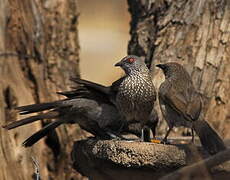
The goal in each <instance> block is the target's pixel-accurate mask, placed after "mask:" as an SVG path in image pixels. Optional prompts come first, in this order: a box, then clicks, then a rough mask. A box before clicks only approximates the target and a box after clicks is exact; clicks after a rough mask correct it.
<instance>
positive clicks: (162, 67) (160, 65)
mask: <svg viewBox="0 0 230 180" xmlns="http://www.w3.org/2000/svg"><path fill="white" fill-rule="evenodd" d="M156 67H159V68H161V69H164V64H157V65H156Z"/></svg>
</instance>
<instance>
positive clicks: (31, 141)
mask: <svg viewBox="0 0 230 180" xmlns="http://www.w3.org/2000/svg"><path fill="white" fill-rule="evenodd" d="M61 124H63V121H61V120H59V121H54V122H51V123H49V124H47V125H46V126H45V127H43V128H42V129H41V130H39V131H38V132H36V133H34V134H33V135H32V136H30V137H29V138H28V139H26V140H25V141H24V142H23V143H22V145H23V146H25V147H30V146H32V145H34V144H35V143H36V142H37V141H39V140H40V139H41V138H43V137H44V136H46V135H47V134H48V133H49V132H50V131H52V130H54V129H55V128H56V127H58V126H60V125H61Z"/></svg>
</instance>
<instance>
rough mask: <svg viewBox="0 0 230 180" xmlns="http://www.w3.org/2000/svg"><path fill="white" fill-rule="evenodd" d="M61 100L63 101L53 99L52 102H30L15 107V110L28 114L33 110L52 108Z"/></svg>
mask: <svg viewBox="0 0 230 180" xmlns="http://www.w3.org/2000/svg"><path fill="white" fill-rule="evenodd" d="M61 101H64V100H60V101H54V102H49V103H40V104H31V105H27V106H20V107H17V108H16V110H18V111H19V113H20V114H30V113H34V112H40V111H44V110H49V109H53V108H55V107H56V106H57V104H58V103H59V102H61Z"/></svg>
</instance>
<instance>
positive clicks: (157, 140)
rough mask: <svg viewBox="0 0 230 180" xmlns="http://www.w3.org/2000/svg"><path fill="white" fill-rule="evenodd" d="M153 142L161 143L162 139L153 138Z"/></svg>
mask: <svg viewBox="0 0 230 180" xmlns="http://www.w3.org/2000/svg"><path fill="white" fill-rule="evenodd" d="M150 142H151V143H156V144H160V143H161V140H159V139H156V138H153V139H151V140H150Z"/></svg>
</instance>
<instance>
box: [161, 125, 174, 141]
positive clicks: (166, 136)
mask: <svg viewBox="0 0 230 180" xmlns="http://www.w3.org/2000/svg"><path fill="white" fill-rule="evenodd" d="M172 128H173V127H169V129H168V131H167V133H166V135H165V137H164V139H163V140H162V141H161V143H163V144H166V143H167V138H168V135H169V133H170V132H171V130H172Z"/></svg>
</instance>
